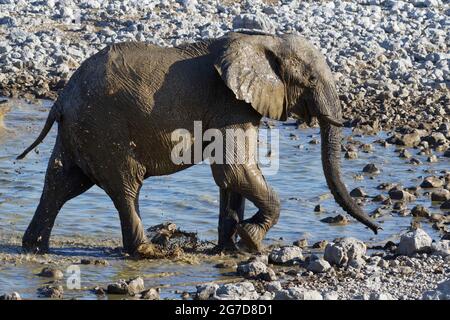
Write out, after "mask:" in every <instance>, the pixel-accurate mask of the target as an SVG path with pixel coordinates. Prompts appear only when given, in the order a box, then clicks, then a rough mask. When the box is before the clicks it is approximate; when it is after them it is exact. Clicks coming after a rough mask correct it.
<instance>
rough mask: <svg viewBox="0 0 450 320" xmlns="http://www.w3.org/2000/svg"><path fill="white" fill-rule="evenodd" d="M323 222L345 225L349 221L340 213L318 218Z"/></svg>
mask: <svg viewBox="0 0 450 320" xmlns="http://www.w3.org/2000/svg"><path fill="white" fill-rule="evenodd" d="M320 221H321V222H324V223H330V224H338V225H346V224H348V223H349V220H348V218H347V217H346V216H343V215H341V214H338V215H337V216H335V217H326V218H323V219H321V220H320Z"/></svg>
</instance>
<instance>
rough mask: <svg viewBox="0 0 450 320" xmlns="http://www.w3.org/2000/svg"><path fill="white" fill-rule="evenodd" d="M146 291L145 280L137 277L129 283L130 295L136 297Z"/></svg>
mask: <svg viewBox="0 0 450 320" xmlns="http://www.w3.org/2000/svg"><path fill="white" fill-rule="evenodd" d="M144 290H145V285H144V279H142V278H141V277H136V278H134V279H131V280H129V281H128V294H129V295H135V294H138V293H139V292H142V291H144Z"/></svg>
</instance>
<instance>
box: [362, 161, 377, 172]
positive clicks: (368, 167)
mask: <svg viewBox="0 0 450 320" xmlns="http://www.w3.org/2000/svg"><path fill="white" fill-rule="evenodd" d="M363 172H365V173H370V174H378V173H380V169H378V167H377V166H376V165H375V164H373V163H369V164H367V165H366V166H365V167H364V168H363Z"/></svg>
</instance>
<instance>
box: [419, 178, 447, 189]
mask: <svg viewBox="0 0 450 320" xmlns="http://www.w3.org/2000/svg"><path fill="white" fill-rule="evenodd" d="M443 185H444V182H443V181H441V180H440V179H439V178H438V177H435V176H429V177H426V178H425V179H424V180H423V181H422V183H421V184H420V187H422V188H440V187H442V186H443Z"/></svg>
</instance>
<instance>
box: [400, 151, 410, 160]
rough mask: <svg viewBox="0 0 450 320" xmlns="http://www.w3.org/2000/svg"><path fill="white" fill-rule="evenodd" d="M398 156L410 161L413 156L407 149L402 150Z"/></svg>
mask: <svg viewBox="0 0 450 320" xmlns="http://www.w3.org/2000/svg"><path fill="white" fill-rule="evenodd" d="M398 156H399V157H400V158H406V159H409V158H411V157H412V154H411V153H410V152H409V151H408V150H407V149H402V150H401V151H400V153H399V154H398Z"/></svg>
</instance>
